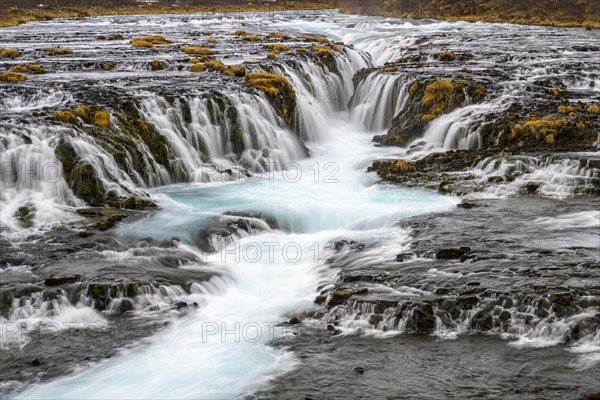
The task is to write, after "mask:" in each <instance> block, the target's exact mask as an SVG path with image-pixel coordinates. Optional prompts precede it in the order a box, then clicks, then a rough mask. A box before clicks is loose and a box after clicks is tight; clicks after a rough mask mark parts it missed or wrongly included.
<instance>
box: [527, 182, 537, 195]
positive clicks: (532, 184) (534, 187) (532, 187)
mask: <svg viewBox="0 0 600 400" xmlns="http://www.w3.org/2000/svg"><path fill="white" fill-rule="evenodd" d="M539 187H540V185H539V184H538V183H535V182H528V183H527V185H525V189H526V190H527V193H535V192H537V190H538V188H539Z"/></svg>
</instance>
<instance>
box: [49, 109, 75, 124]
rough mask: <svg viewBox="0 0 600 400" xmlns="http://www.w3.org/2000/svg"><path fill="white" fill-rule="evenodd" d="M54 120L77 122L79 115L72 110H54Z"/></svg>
mask: <svg viewBox="0 0 600 400" xmlns="http://www.w3.org/2000/svg"><path fill="white" fill-rule="evenodd" d="M54 120H56V121H60V122H66V123H68V124H75V123H76V122H77V117H76V116H75V114H73V113H72V112H71V111H70V110H64V111H54Z"/></svg>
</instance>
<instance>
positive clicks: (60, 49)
mask: <svg viewBox="0 0 600 400" xmlns="http://www.w3.org/2000/svg"><path fill="white" fill-rule="evenodd" d="M42 51H45V52H46V53H52V54H57V55H64V54H72V53H73V50H71V49H69V48H68V47H44V48H43V49H42Z"/></svg>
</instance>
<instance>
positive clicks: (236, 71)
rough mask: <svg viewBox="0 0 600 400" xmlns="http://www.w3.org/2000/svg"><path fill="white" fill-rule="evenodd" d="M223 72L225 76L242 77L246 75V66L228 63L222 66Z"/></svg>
mask: <svg viewBox="0 0 600 400" xmlns="http://www.w3.org/2000/svg"><path fill="white" fill-rule="evenodd" d="M223 73H224V74H225V75H227V76H237V77H242V76H245V75H246V68H244V67H242V66H241V65H228V66H226V67H225V68H223Z"/></svg>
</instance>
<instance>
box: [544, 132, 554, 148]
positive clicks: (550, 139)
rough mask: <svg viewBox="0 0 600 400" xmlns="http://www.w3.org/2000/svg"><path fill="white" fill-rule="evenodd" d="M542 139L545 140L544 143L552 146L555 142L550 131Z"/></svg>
mask: <svg viewBox="0 0 600 400" xmlns="http://www.w3.org/2000/svg"><path fill="white" fill-rule="evenodd" d="M544 140H545V141H546V144H548V145H550V146H554V143H556V141H555V139H554V134H553V133H551V134H549V135H548V136H546V137H545V138H544Z"/></svg>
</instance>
